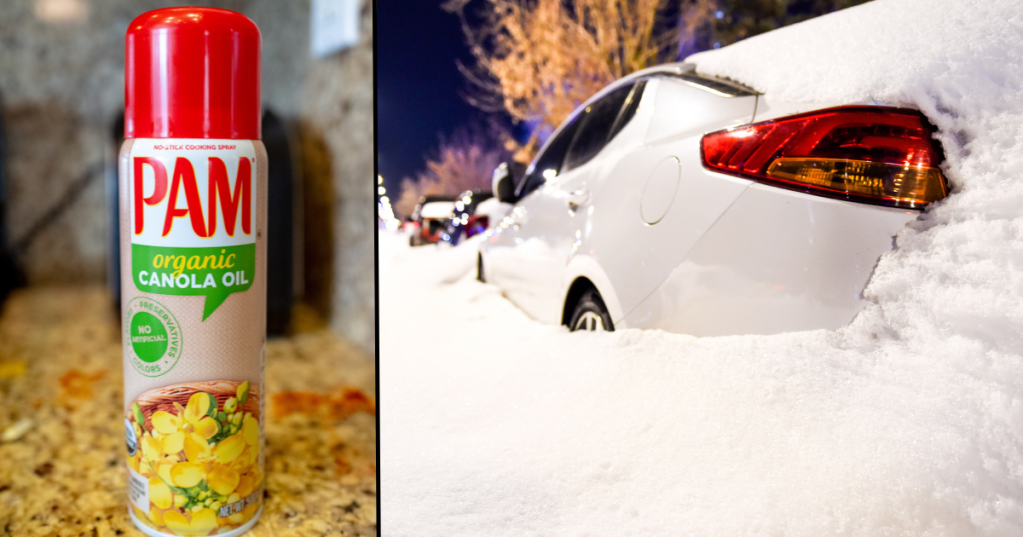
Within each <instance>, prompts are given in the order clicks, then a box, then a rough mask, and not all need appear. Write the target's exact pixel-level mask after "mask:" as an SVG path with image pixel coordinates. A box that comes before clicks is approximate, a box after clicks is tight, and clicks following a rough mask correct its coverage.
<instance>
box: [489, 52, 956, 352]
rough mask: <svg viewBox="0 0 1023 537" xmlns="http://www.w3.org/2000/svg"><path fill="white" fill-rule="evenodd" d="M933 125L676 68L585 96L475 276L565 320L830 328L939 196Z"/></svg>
mask: <svg viewBox="0 0 1023 537" xmlns="http://www.w3.org/2000/svg"><path fill="white" fill-rule="evenodd" d="M933 130H934V129H933V127H932V126H931V125H930V124H929V123H928V122H927V120H926V119H925V118H924V116H923V115H921V114H920V113H919V112H917V111H914V110H906V109H900V108H894V107H887V106H881V105H878V104H876V103H868V104H864V103H831V104H829V105H828V106H818V107H814V108H812V109H808V108H807V107H806V106H805V105H803V106H800V105H793V104H790V103H783V102H778V101H776V100H772V98H771V96H770V95H763V94H757V93H756V92H754V91H752V90H750V89H748V88H744V87H742V86H739V85H736V84H732V83H729V82H726V81H722V80H717V79H712V78H709V77H705V76H703V75H698V74H696V73H695V72H694V71H693V67H692V66H691V65H688V64H673V65H668V66H663V67H658V68H654V69H649V70H646V71H642V72H639V73H636V74H634V75H631V76H629V77H626V78H624V79H622V80H619V81H617V82H615V83H614V84H612V85H610V86H609V87H607V88H605V89H604V90H602V91H601V92H600V93H598V94H597V95H595V96H594V97H592V98H591V99H590V100H589V101H587V102H586V103H584V104H583V105H582V106H581V107H579V109H577V110H576V111H575V112H574V113H573V114H572V116H571V117H570V118H569V119H568V120H567V121H565V123H564V124H562V125H561V127H559V128H558V129H557V130H556V131H555V132H554V134H553V135H552V136H551V137H550V139H549V140H548V141H547V143H546V144H545V145H544V147H543V149H542V150H541V151H540V153H539V155H538V156H537V158H536V160H534V161H533V163H532V164H530V166H529V167H528V168H527V169H526V170H525V173H524V174H522V175H521V177H516V174H514V173H511V172H509V171H508V167H507V166H501V167H499V168H498V170H496V171H495V174H494V192H495V194H497V196H498V197H499V199H500V200H501V201H503V202H507V203H513V204H514V208H513V209H512V210H511V212H510V214H509V215H508V216H507V217H505V218H504V219H503V220H502V221H501V222H500V223H498V225H496V226H494V227H493V228H492V229H491V230H489V231H488V232H487V234H486V237H485V240H484V242H483V243H482V246H481V248H480V254H479V261H478V270H479V277H480V279H481V280H484V281H487V282H491V283H494V284H496V285H498V286H499V287H500V288H501V289H502V290H503V291H504V293H505V295H506V296H507V297H508V298H509V299H510V300H512V301H513V302H514V303H515V304H517V305H518V306H519V307H521V308H522V309H523V310H525V311H526V313H528V314H529V315H530V316H532V317H534V318H536V319H538V320H541V321H544V322H549V323H560V324H566V325H568V326H569V328H570V329H573V330H575V329H590V330H592V329H597V328H604V329H606V330H613V329H614V328H616V327H617V328H624V327H627V328H661V329H664V330H668V331H671V332H680V333H687V334H694V335H699V336H712V335H729V334H774V333H779V332H788V331H794V330H807V329H816V328H837V327H839V326H842V325H845V324H847V323H849V322H850V321H851V320H852V318H853V317H854V316H855V315H856V314H857V312H859V311H860V310H861V309H862V308H863V307H864V306H865V304H866V303H865V301H864V299H863V297H862V291H863V288H864V287H865V286H866V284H867V281H868V280H869V279H870V276H871V273H872V271H873V269H874V266H875V265H876V263H877V261H878V258H879V257H880V256H881V255H882V254H884V253H885V252H888V251H890V250H891V249H892V245H893V236H894V235H895V234H896V233H897V232H898V231H899V230H900V229H902V228H903V227H904V226H905V225H906V224H907V223H908V222H910V221H912V220H914V219H916V218H917V216H918V215H919V213H920V211H921V210H922V209H923V208H924V207H925V206H926V205H927V204H928V203H931V202H934V201H937V200H940V199H941V198H943V197H944V196H945V195H946V192H947V184H946V181H945V178H944V176H943V175H942V174H941V171H940V170H939V169H938V164H939V163H940V161H941V159H942V155H941V149H940V147H939V146H938V145H937V142H936V141H934V140H933V138H932V134H933Z"/></svg>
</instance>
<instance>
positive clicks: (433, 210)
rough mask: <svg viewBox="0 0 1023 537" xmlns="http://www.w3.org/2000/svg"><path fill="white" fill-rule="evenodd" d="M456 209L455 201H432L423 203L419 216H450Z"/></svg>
mask: <svg viewBox="0 0 1023 537" xmlns="http://www.w3.org/2000/svg"><path fill="white" fill-rule="evenodd" d="M454 210H455V202H453V201H432V202H430V203H426V204H424V205H423V208H422V209H421V210H420V211H419V216H420V217H422V218H448V217H450V216H451V211H454Z"/></svg>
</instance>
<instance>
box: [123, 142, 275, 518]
mask: <svg viewBox="0 0 1023 537" xmlns="http://www.w3.org/2000/svg"><path fill="white" fill-rule="evenodd" d="M256 169H257V162H256V150H255V147H254V145H253V143H252V142H251V141H248V140H206V139H197V140H168V139H138V140H134V144H133V145H132V147H131V150H130V153H129V154H128V155H127V162H123V163H122V173H124V172H127V173H125V175H126V176H127V177H126V179H127V181H122V183H121V184H122V188H125V191H126V199H125V198H124V196H122V205H121V207H122V237H123V238H122V241H124V238H127V239H128V240H127V241H124V242H122V252H123V253H122V255H124V254H125V253H128V252H125V250H126V247H127V248H130V264H129V263H125V264H122V267H125V268H129V267H130V274H124V275H123V278H124V279H128V278H130V279H131V282H132V283H131V284H130V285H129V284H127V282H125V285H124V287H123V289H124V290H125V293H124V296H123V303H124V304H123V307H122V314H123V331H124V332H123V341H124V354H125V390H126V398H127V399H128V400H127V401H126V403H128V404H127V409H126V412H125V414H126V415H125V418H126V421H125V429H126V430H125V438H126V446H127V463H128V499H129V503H130V505H131V509H132V512H133V514H134V515H135V518H136V519H137V520H139V521H140V522H141V523H143V524H145V525H147V526H149V527H151V528H153V529H155V530H157V531H158V532H161V533H164V534H168V535H211V534H218V533H224V532H227V531H230V530H232V529H235V528H238V527H239V526H241V525H244V524H245V523H246V522H248V521H249V520H251V519H252V517H253V516H255V514H256V513H257V512H258V510H259V507H260V505H261V500H262V487H263V471H262V468H263V459H262V446H263V432H262V431H263V427H262V415H263V412H262V396H263V394H262V383H261V379H262V359H263V340H262V339H263V336H262V333H261V332H260V331H257V330H254V329H253V328H252V327H253V326H256V325H258V326H259V327H262V326H263V324H262V323H263V322H264V317H265V306H264V304H265V301H264V300H265V299H263V298H259V299H253V298H252V295H250V293H249V291H250V289H251V288H252V287H253V282H255V281H256V280H257V267H258V266H261V265H260V263H259V262H258V258H257V249H256V247H257V243H260V244H265V243H262V242H260V239H261V237H260V230H259V229H258V227H257V225H258V223H259V222H260V220H259V218H258V214H257V207H258V205H257V199H256V198H257V194H258V191H259V189H258V188H257V187H258V186H259V184H258V181H257V174H256ZM126 183H127V184H126ZM124 213H127V214H124ZM124 227H127V233H125V230H124V229H123V228H124ZM264 255H265V254H264ZM125 272H127V271H125ZM259 276H262V275H259ZM253 292H257V291H253ZM258 292H259V293H262V289H259V291H258ZM232 295H239V298H235V299H232V300H236V301H237V300H242V302H239V303H237V304H234V305H233V306H232V304H231V302H229V299H231V297H232ZM243 297H244V298H243ZM225 304H226V305H225ZM222 306H223V307H222ZM252 306H257V307H252ZM225 310H227V311H225ZM257 338H258V339H257Z"/></svg>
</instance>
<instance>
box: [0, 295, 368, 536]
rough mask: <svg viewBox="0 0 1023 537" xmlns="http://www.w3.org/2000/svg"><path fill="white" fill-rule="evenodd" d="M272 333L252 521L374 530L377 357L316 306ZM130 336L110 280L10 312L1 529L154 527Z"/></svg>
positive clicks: (29, 300) (272, 529) (1, 388)
mask: <svg viewBox="0 0 1023 537" xmlns="http://www.w3.org/2000/svg"><path fill="white" fill-rule="evenodd" d="M294 324H295V326H296V330H295V331H296V332H297V333H296V335H293V336H290V337H287V338H280V339H271V340H269V341H268V342H267V352H266V386H267V392H268V393H269V400H268V407H267V420H266V454H267V455H266V474H267V477H266V479H267V483H266V494H265V503H264V508H263V514H262V516H261V518H260V520H259V523H258V524H256V526H255V527H254V528H253V529H252V531H250V532H249V533H248V534H246V535H251V536H252V537H266V536H275V537H285V536H287V537H292V536H293V537H299V536H321V535H346V536H352V535H359V536H362V535H376V533H377V526H376V521H377V513H376V493H377V482H376V425H375V419H374V413H375V406H374V399H375V397H374V394H373V391H372V390H373V383H374V377H373V375H374V369H373V362H372V360H371V359H370V358H369V357H367V356H366V355H365V354H364V353H362V352H360V351H359V350H358V349H356V348H355V347H353V346H351V345H349V344H347V343H346V342H344V341H343V340H341V339H340V338H338V337H337V336H335V335H334V334H333V333H332V332H331V331H329V330H328V329H327V328H326V327H324V326H323V323H322V322H319V321H318V320H317V319H316V318H315V315H312V314H310V313H308V312H306V311H305V310H299V311H297V314H296V322H295V323H294ZM121 367H122V366H121V341H120V338H119V327H118V321H117V314H116V312H115V311H114V309H113V307H112V306H111V304H110V300H109V298H108V296H107V294H106V292H105V290H104V289H103V288H102V287H65V288H30V289H25V290H20V291H17V292H15V293H14V294H12V295H11V296H10V297H9V298H8V300H7V302H6V304H5V305H4V308H3V313H2V315H0V431H2V433H0V536H18V537H22V536H37V535H39V536H42V535H55V536H80V535H81V536H96V537H107V536H113V535H130V536H143V535H144V534H143V533H142V532H140V531H138V530H137V529H135V527H134V525H133V524H132V522H131V520H130V518H129V517H128V508H127V496H126V493H125V480H126V476H125V466H124V464H125V463H124V461H125V445H124V419H123V414H124V412H123V400H122V371H121Z"/></svg>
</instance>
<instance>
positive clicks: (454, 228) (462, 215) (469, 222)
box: [441, 189, 494, 245]
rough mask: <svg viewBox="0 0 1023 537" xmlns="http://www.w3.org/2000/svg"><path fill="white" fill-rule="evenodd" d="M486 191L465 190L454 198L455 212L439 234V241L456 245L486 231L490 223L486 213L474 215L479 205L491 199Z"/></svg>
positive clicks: (489, 193) (490, 195) (491, 195)
mask: <svg viewBox="0 0 1023 537" xmlns="http://www.w3.org/2000/svg"><path fill="white" fill-rule="evenodd" d="M493 197H494V195H493V194H492V193H491V192H489V191H486V190H479V189H476V190H466V191H465V192H462V193H461V194H459V195H458V197H457V198H455V210H454V212H453V213H452V214H451V219H450V220H448V222H447V225H446V226H445V227H444V232H443V234H441V240H443V241H446V242H449V243H451V244H452V245H457V244H458V243H459V241H460V240H461V239H462V238H466V239H468V238H469V237H472V236H474V235H477V234H479V233H482V232H484V231H486V230H487V225H488V222H489V221H490V219H489V217H488V215H487V214H486V213H481V214H479V215H477V214H476V209H477V208H478V207H479V206H480V204H481V203H483V202H485V201H487V200H490V199H493Z"/></svg>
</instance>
